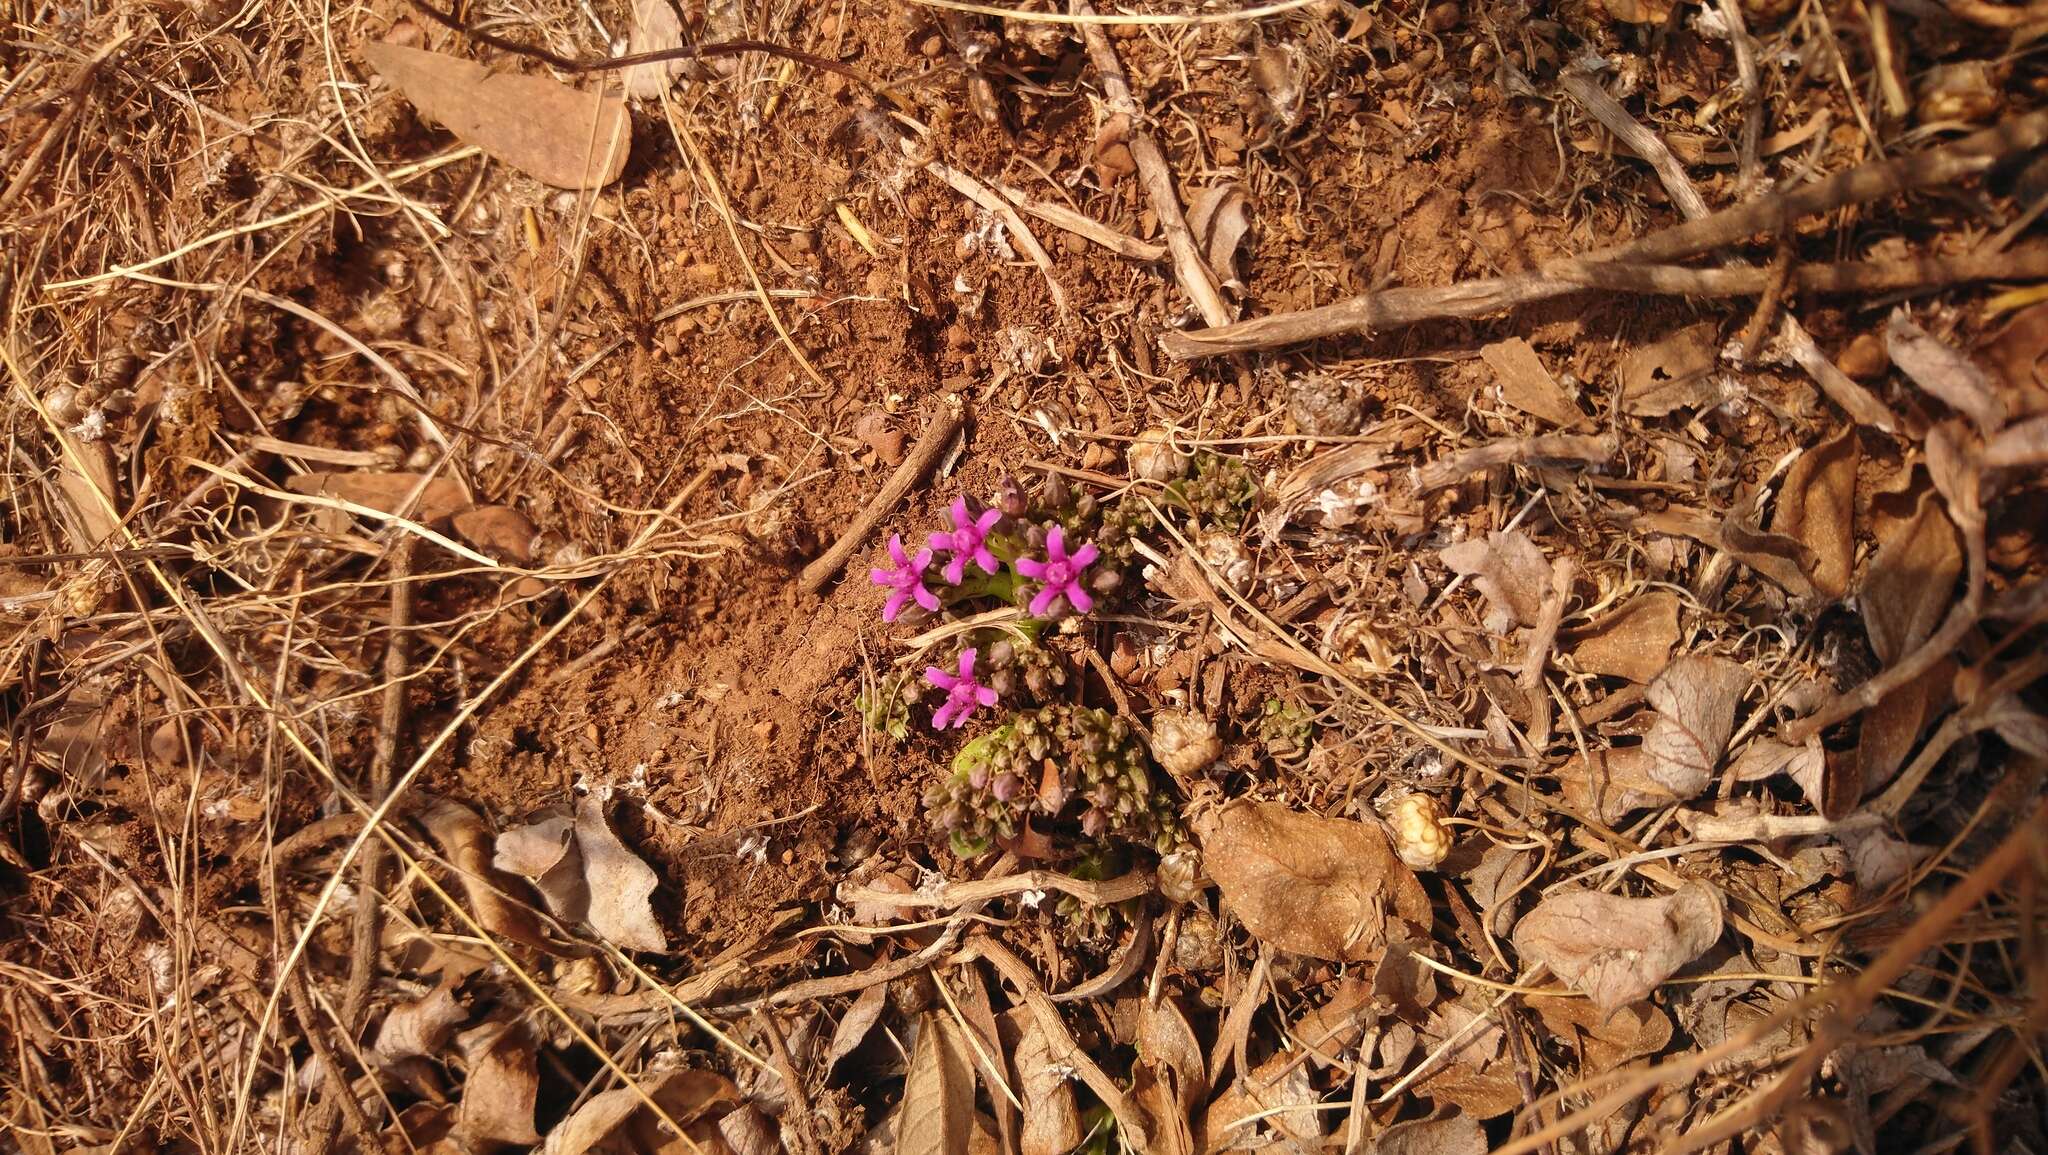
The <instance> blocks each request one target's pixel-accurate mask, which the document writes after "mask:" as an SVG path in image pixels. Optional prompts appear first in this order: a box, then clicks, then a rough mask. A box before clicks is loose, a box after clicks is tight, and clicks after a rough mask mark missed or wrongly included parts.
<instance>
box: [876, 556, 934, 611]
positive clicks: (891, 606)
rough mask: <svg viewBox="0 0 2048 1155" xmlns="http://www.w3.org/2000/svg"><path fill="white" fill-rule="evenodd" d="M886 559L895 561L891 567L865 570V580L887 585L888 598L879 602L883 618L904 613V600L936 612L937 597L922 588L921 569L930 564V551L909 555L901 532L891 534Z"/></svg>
mask: <svg viewBox="0 0 2048 1155" xmlns="http://www.w3.org/2000/svg"><path fill="white" fill-rule="evenodd" d="M889 559H890V560H891V561H894V562H895V563H896V565H895V566H894V568H891V569H881V568H879V567H877V568H875V569H870V570H869V571H868V580H870V581H872V582H874V583H875V584H876V585H878V586H887V587H888V588H889V600H888V601H886V602H884V603H883V604H882V620H883V621H885V622H893V621H895V620H896V615H897V614H900V613H902V612H903V606H904V603H906V602H911V601H915V602H916V603H917V604H918V605H920V606H923V607H924V608H925V609H926V610H929V611H930V612H932V613H937V612H939V596H938V595H937V594H935V593H933V592H932V591H930V590H928V589H926V588H924V571H925V568H926V567H927V566H930V565H931V564H932V551H931V550H929V549H921V550H918V551H917V556H916V557H911V556H909V555H908V554H906V553H905V552H904V551H903V535H902V534H890V535H889Z"/></svg>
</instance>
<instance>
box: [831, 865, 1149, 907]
mask: <svg viewBox="0 0 2048 1155" xmlns="http://www.w3.org/2000/svg"><path fill="white" fill-rule="evenodd" d="M1034 890H1037V891H1058V892H1059V893H1061V894H1071V895H1073V896H1074V897H1075V898H1078V899H1080V900H1081V901H1083V902H1086V903H1088V904H1090V905H1092V906H1109V905H1112V904H1114V903H1119V902H1124V901H1127V900H1129V899H1133V898H1137V897H1138V896H1139V895H1143V894H1150V893H1152V879H1151V877H1150V876H1149V875H1147V874H1145V873H1144V872H1142V871H1132V872H1130V873H1128V874H1122V875H1118V876H1117V877H1115V878H1111V879H1107V880H1104V881H1102V882H1093V881H1089V880H1087V879H1081V878H1074V877H1071V876H1069V875H1065V874H1061V873H1060V872H1058V871H1056V870H1027V871H1025V872H1023V873H1022V874H1006V875H1002V876H1000V877H996V878H983V879H978V880H976V881H974V882H949V883H946V884H945V885H944V886H942V887H940V888H939V889H938V891H937V892H936V893H932V894H899V893H897V892H896V891H893V890H873V889H870V888H868V887H865V886H850V887H846V888H844V889H843V890H841V891H840V892H839V901H841V902H848V903H852V902H883V903H888V904H889V905H890V906H900V907H914V908H924V909H931V910H952V909H955V908H957V907H962V906H967V905H969V904H970V903H980V902H989V901H991V900H993V899H998V898H1006V897H1008V896H1010V895H1013V894H1025V893H1028V892H1030V891H1034Z"/></svg>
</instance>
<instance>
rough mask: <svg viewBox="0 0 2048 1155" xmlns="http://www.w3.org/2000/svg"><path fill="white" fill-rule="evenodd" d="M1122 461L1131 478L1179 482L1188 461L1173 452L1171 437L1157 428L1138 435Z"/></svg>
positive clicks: (1184, 475)
mask: <svg viewBox="0 0 2048 1155" xmlns="http://www.w3.org/2000/svg"><path fill="white" fill-rule="evenodd" d="M1124 459H1125V460H1126V461H1127V462H1128V463H1129V464H1130V467H1131V476H1132V477H1137V478H1143V479H1144V480H1146V481H1160V482H1166V481H1179V480H1180V479H1181V478H1183V477H1186V476H1187V473H1188V459H1187V458H1185V457H1182V456H1181V455H1180V454H1179V453H1177V452H1175V451H1174V448H1173V435H1172V434H1170V433H1168V432H1167V431H1166V430H1164V429H1161V428H1159V427H1157V426H1154V427H1153V428H1151V429H1147V430H1146V431H1145V432H1143V433H1140V434H1138V439H1137V440H1136V441H1134V442H1132V443H1131V448H1130V449H1129V450H1128V451H1127V452H1126V453H1125V455H1124Z"/></svg>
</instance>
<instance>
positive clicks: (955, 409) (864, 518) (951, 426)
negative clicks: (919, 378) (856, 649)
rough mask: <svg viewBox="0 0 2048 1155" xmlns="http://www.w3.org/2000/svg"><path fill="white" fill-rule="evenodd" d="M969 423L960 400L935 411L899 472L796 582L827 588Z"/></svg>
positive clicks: (808, 588) (813, 589)
mask: <svg viewBox="0 0 2048 1155" xmlns="http://www.w3.org/2000/svg"><path fill="white" fill-rule="evenodd" d="M966 422H967V409H966V407H965V406H963V405H961V404H960V403H959V401H958V400H957V399H956V400H953V401H952V402H951V403H949V404H946V405H942V406H940V407H939V408H938V409H937V411H935V412H934V413H933V414H932V419H931V424H929V425H927V426H925V431H924V433H923V434H922V435H921V436H919V437H918V439H917V444H915V445H913V446H911V447H910V453H909V455H908V456H906V457H905V458H904V459H903V464H901V465H899V466H897V467H896V472H894V473H892V474H890V475H889V480H888V481H885V482H883V483H882V488H881V490H880V492H878V493H876V494H875V496H874V497H872V498H870V499H869V500H868V503H867V504H866V505H865V506H862V507H861V511H860V512H859V513H858V514H855V515H854V518H853V521H852V522H851V523H849V524H848V525H847V527H846V532H844V533H842V534H840V535H839V540H838V541H835V542H833V543H832V548H830V549H828V550H826V551H825V552H824V553H823V554H822V555H820V556H819V558H818V559H817V560H816V561H813V562H812V563H811V564H809V565H807V566H805V567H804V572H803V573H802V574H801V575H800V576H799V577H798V579H797V584H798V585H799V586H801V587H802V588H803V590H804V592H806V593H817V592H818V591H819V590H821V589H824V588H825V583H826V582H828V581H831V580H832V575H834V574H836V573H838V572H839V570H840V568H841V567H842V566H844V565H845V564H846V559H847V558H850V557H852V556H853V553H854V551H855V550H857V549H859V548H860V547H861V543H862V542H865V541H866V540H867V536H868V534H869V533H870V532H871V531H872V530H873V529H874V528H875V525H876V523H878V522H880V521H881V520H882V519H883V518H884V517H887V516H888V515H889V511H890V510H892V509H895V508H896V503H897V502H899V501H901V500H903V495H904V494H906V493H909V492H910V490H911V487H912V486H914V485H916V484H917V483H918V482H919V481H921V480H923V479H924V475H925V474H927V473H929V472H931V471H932V469H933V468H934V467H935V466H937V465H938V463H939V458H941V457H943V456H945V453H946V447H947V446H948V445H951V444H952V443H953V437H954V435H955V434H957V433H959V432H960V428H961V426H963V425H965V424H966Z"/></svg>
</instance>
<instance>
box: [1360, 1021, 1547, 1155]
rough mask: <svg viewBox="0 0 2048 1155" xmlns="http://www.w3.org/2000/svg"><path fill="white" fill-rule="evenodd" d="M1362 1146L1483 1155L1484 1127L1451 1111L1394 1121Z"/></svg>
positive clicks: (1380, 1154) (1380, 1151)
mask: <svg viewBox="0 0 2048 1155" xmlns="http://www.w3.org/2000/svg"><path fill="white" fill-rule="evenodd" d="M1542 1001H1544V1002H1556V1001H1557V1000H1555V999H1544V1000H1542ZM1366 1150H1367V1151H1368V1152H1370V1155H1486V1131H1485V1129H1484V1128H1482V1127H1480V1126H1479V1120H1478V1119H1477V1118H1475V1117H1473V1116H1471V1115H1467V1114H1465V1113H1464V1112H1462V1111H1453V1112H1451V1113H1450V1114H1449V1115H1446V1116H1445V1117H1443V1118H1441V1119H1410V1120H1408V1121H1407V1122H1405V1123H1396V1124H1394V1125H1393V1126H1391V1127H1389V1128H1387V1129H1386V1130H1384V1131H1382V1132H1380V1133H1379V1134H1378V1135H1375V1136H1373V1138H1372V1141H1371V1145H1370V1146H1369V1147H1367V1149H1366Z"/></svg>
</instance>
